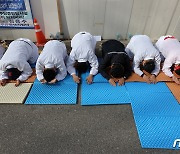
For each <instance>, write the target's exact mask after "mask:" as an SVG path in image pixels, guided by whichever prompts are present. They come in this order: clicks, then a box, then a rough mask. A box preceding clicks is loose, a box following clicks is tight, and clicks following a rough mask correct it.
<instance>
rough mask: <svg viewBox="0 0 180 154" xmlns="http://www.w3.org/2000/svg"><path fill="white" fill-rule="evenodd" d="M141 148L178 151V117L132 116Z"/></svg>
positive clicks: (179, 119) (179, 122) (179, 123)
mask: <svg viewBox="0 0 180 154" xmlns="http://www.w3.org/2000/svg"><path fill="white" fill-rule="evenodd" d="M134 118H135V122H136V127H137V130H138V134H139V138H140V141H141V146H142V148H164V149H179V150H180V147H178V145H179V143H178V144H177V145H175V147H173V144H174V141H175V140H176V139H180V118H179V116H177V117H176V116H134Z"/></svg>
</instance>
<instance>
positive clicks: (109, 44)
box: [102, 40, 125, 58]
mask: <svg viewBox="0 0 180 154" xmlns="http://www.w3.org/2000/svg"><path fill="white" fill-rule="evenodd" d="M109 52H125V47H124V44H122V43H121V42H119V41H117V40H108V41H106V42H104V43H103V44H102V57H103V58H104V57H105V55H106V54H107V53H109Z"/></svg>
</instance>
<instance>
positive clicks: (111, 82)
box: [109, 78, 116, 86]
mask: <svg viewBox="0 0 180 154" xmlns="http://www.w3.org/2000/svg"><path fill="white" fill-rule="evenodd" d="M109 83H110V84H111V85H112V86H116V82H115V81H114V79H113V78H110V79H109Z"/></svg>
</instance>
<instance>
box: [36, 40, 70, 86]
mask: <svg viewBox="0 0 180 154" xmlns="http://www.w3.org/2000/svg"><path fill="white" fill-rule="evenodd" d="M67 68H68V71H69V73H70V74H72V72H71V71H72V70H71V66H70V65H68V55H67V51H66V46H65V44H64V43H63V42H59V41H57V40H52V41H48V42H47V43H46V44H45V46H44V48H43V51H42V52H41V54H40V56H39V58H38V60H37V63H36V74H37V79H38V80H39V81H40V82H41V83H50V84H54V83H56V82H57V81H60V80H63V79H64V78H65V77H66V75H67Z"/></svg>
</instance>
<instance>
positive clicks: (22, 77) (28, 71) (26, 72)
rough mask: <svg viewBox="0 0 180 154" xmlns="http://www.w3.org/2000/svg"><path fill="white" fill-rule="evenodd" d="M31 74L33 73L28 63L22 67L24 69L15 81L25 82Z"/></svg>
mask: <svg viewBox="0 0 180 154" xmlns="http://www.w3.org/2000/svg"><path fill="white" fill-rule="evenodd" d="M32 72H33V71H32V69H31V67H30V65H29V63H28V62H26V64H25V66H24V68H23V71H22V73H21V75H20V76H19V77H18V78H17V80H19V81H25V80H27V79H28V77H29V76H31V74H32Z"/></svg>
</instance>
